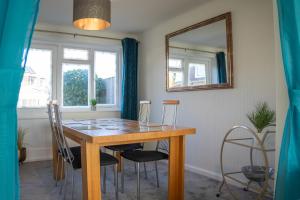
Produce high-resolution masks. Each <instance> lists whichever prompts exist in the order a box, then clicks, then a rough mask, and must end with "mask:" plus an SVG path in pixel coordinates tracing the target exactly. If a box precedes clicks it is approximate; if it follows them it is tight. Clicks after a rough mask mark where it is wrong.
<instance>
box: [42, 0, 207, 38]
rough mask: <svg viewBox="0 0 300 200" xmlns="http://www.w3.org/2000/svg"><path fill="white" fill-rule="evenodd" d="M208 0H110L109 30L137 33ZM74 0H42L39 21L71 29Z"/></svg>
mask: <svg viewBox="0 0 300 200" xmlns="http://www.w3.org/2000/svg"><path fill="white" fill-rule="evenodd" d="M207 1H209V0H112V26H111V28H110V30H112V31H118V32H125V33H138V32H143V31H145V30H147V29H149V28H151V27H153V26H155V25H156V24H159V23H161V22H162V21H164V20H167V19H170V18H172V17H174V16H177V15H179V14H181V13H184V12H185V11H187V10H189V9H192V8H193V7H195V6H197V5H200V4H203V3H205V2H207ZM72 15H73V0H41V6H40V15H39V22H42V23H48V24H53V25H69V26H72Z"/></svg>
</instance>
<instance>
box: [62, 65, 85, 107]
mask: <svg viewBox="0 0 300 200" xmlns="http://www.w3.org/2000/svg"><path fill="white" fill-rule="evenodd" d="M62 70H63V106H88V91H89V65H80V64H69V63H63V66H62Z"/></svg>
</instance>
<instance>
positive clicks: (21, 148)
mask: <svg viewBox="0 0 300 200" xmlns="http://www.w3.org/2000/svg"><path fill="white" fill-rule="evenodd" d="M25 135H26V129H23V128H18V140H17V145H18V157H19V163H20V164H23V162H24V161H25V160H26V147H24V137H25Z"/></svg>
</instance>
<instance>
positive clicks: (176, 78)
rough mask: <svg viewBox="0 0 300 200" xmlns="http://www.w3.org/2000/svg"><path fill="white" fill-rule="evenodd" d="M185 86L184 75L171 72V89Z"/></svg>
mask: <svg viewBox="0 0 300 200" xmlns="http://www.w3.org/2000/svg"><path fill="white" fill-rule="evenodd" d="M179 86H183V73H182V72H178V71H169V87H171V88H172V87H179Z"/></svg>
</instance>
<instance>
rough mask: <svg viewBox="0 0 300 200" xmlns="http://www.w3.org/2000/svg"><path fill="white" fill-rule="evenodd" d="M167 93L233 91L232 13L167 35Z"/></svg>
mask: <svg viewBox="0 0 300 200" xmlns="http://www.w3.org/2000/svg"><path fill="white" fill-rule="evenodd" d="M166 59H167V62H166V63H167V73H166V84H167V91H169V92H173V91H174V92H176V91H187V90H208V89H226V88H232V87H233V64H232V59H233V56H232V25H231V13H225V14H222V15H220V16H217V17H214V18H211V19H208V20H206V21H203V22H200V23H198V24H194V25H192V26H189V27H187V28H184V29H181V30H178V31H176V32H174V33H170V34H168V35H166Z"/></svg>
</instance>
